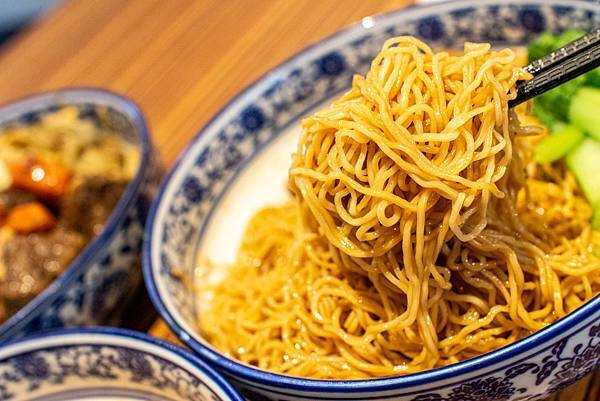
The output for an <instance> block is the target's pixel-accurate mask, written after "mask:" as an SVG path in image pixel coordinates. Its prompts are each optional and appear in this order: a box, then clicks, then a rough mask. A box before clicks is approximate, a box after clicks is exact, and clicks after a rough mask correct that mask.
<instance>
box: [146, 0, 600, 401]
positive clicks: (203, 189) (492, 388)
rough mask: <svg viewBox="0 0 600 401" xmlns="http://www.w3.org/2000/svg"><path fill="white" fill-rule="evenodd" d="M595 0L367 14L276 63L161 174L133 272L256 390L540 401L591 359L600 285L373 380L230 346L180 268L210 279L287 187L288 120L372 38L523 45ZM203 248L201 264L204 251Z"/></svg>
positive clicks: (287, 395) (215, 357) (346, 74)
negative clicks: (563, 312) (303, 373)
mask: <svg viewBox="0 0 600 401" xmlns="http://www.w3.org/2000/svg"><path fill="white" fill-rule="evenodd" d="M599 21H600V7H599V6H598V3H597V2H595V1H582V0H579V1H569V2H564V1H556V0H522V1H514V0H513V1H504V0H461V1H456V2H442V3H437V4H434V5H430V6H417V7H412V8H407V9H403V10H400V11H398V12H394V13H390V14H386V15H382V16H378V17H366V18H364V19H363V20H362V21H361V23H359V24H357V25H354V26H351V27H350V28H348V29H346V30H344V31H341V32H339V33H337V34H335V35H333V36H331V37H329V38H327V39H325V40H323V41H322V42H320V43H318V44H316V45H314V46H312V47H310V48H308V49H306V50H304V51H302V52H301V53H299V54H297V55H296V56H294V57H292V58H291V59H289V60H288V61H286V62H285V63H284V64H282V65H280V66H279V67H277V68H275V69H274V70H272V71H271V72H269V73H268V74H266V75H265V76H264V77H262V78H261V79H259V80H258V81H257V82H256V83H254V84H253V85H251V86H250V87H249V88H247V89H246V90H245V91H243V92H242V93H241V94H240V95H239V96H237V97H236V98H235V99H233V100H232V101H231V103H229V104H228V105H227V106H226V107H225V108H224V109H223V110H222V111H221V112H220V113H219V114H217V115H216V116H215V117H214V118H213V119H212V121H211V122H210V123H209V124H208V125H207V126H206V127H204V128H203V129H202V130H201V131H200V133H199V134H198V135H197V136H196V138H195V139H194V140H193V141H192V142H191V144H190V145H189V147H188V149H187V150H186V151H185V152H184V153H183V154H182V155H181V157H180V158H179V160H178V162H177V164H176V165H175V166H174V167H173V169H172V170H171V172H170V174H169V175H168V177H167V178H166V179H165V181H164V182H163V185H162V187H161V190H160V191H159V195H158V198H157V199H156V200H155V202H154V204H153V207H152V209H151V211H150V215H149V218H148V222H147V226H146V236H145V242H144V250H143V251H144V255H143V258H144V259H143V263H144V276H145V280H146V285H147V288H148V290H149V293H150V296H151V298H152V300H153V302H154V304H155V306H156V307H157V309H158V311H159V313H160V314H161V315H162V317H163V318H164V320H165V321H166V322H167V323H168V324H169V326H170V328H171V329H172V330H173V332H174V333H176V334H177V335H178V336H179V338H180V339H181V340H182V341H183V342H184V343H185V344H186V345H187V346H189V347H190V348H191V349H192V350H194V351H195V352H196V353H197V354H198V355H199V356H200V357H201V358H203V359H205V360H207V361H209V362H210V363H212V364H213V365H214V366H216V367H217V368H218V369H219V370H220V371H221V372H223V373H224V374H225V375H226V376H227V377H228V378H229V379H230V380H231V381H232V382H233V383H234V384H235V385H236V386H238V388H239V389H240V390H241V391H242V393H244V394H245V395H247V396H248V397H249V398H251V399H255V400H275V401H281V400H342V399H343V400H349V399H361V400H364V399H369V400H386V399H393V400H406V401H459V400H460V401H505V400H541V399H543V398H544V397H546V396H548V395H550V394H551V393H553V392H555V391H557V390H558V389H560V388H562V387H564V386H566V385H569V384H571V383H573V382H575V381H576V380H578V379H579V378H581V377H583V376H584V375H585V374H586V373H588V372H590V371H592V370H593V369H595V368H598V367H600V297H596V298H595V299H593V300H592V301H590V302H589V303H587V304H586V305H585V306H583V307H581V308H580V309H578V310H577V311H575V312H574V313H571V314H570V315H568V316H567V317H566V318H564V319H561V320H560V321H558V322H556V323H554V324H552V325H550V326H549V327H547V328H545V329H543V330H541V331H539V332H537V333H535V334H534V335H531V336H529V337H527V338H525V339H523V340H521V341H518V342H516V343H514V344H512V345H510V346H508V347H505V348H502V349H499V350H497V351H495V352H491V353H488V354H485V355H482V356H479V357H477V358H474V359H471V360H468V361H465V362H461V363H458V364H454V365H451V366H448V367H444V368H439V369H434V370H430V371H425V372H422V373H418V374H410V375H405V376H399V377H390V378H383V379H371V380H355V381H328V380H310V379H302V378H296V377H289V376H283V375H278V374H273V373H269V372H266V371H262V370H259V369H256V368H254V367H251V366H248V365H245V364H242V363H239V362H237V361H234V360H232V359H229V358H227V357H225V356H223V355H221V354H220V353H219V352H217V351H216V350H215V349H214V348H213V347H211V346H210V345H209V344H208V343H207V341H205V340H204V339H203V338H202V336H201V334H200V333H199V330H198V321H199V319H202V308H203V305H205V304H206V302H204V301H205V300H206V299H203V297H202V296H200V295H198V294H195V293H194V291H193V289H192V288H190V286H189V285H185V283H183V282H182V281H181V277H182V275H183V276H186V278H187V280H186V281H187V282H188V283H189V282H190V281H192V282H193V281H194V280H196V279H197V277H198V275H201V276H202V277H203V278H202V279H203V280H206V281H208V282H211V281H213V280H218V279H219V277H220V276H222V269H220V268H219V266H221V267H222V266H226V265H228V264H230V263H231V262H232V261H233V260H234V257H235V254H236V252H237V248H238V244H239V240H240V236H241V234H242V232H243V228H244V225H245V224H246V222H247V220H248V218H249V217H250V216H251V215H252V214H253V213H254V212H255V211H256V210H257V209H258V208H260V207H262V206H265V205H268V204H279V203H281V202H283V201H284V200H285V199H287V196H288V194H287V193H286V182H287V169H288V167H289V164H290V154H291V153H292V151H293V149H294V146H295V144H296V141H297V135H298V133H299V120H300V118H301V117H302V116H305V115H307V114H309V113H311V112H312V111H313V110H314V109H315V108H318V107H319V106H320V105H322V104H324V103H326V102H327V101H328V100H330V99H331V98H333V97H335V96H337V95H338V94H339V93H340V92H342V91H344V90H346V89H347V88H348V87H349V86H350V84H351V80H352V76H353V74H355V73H364V72H365V71H367V70H368V68H369V66H370V63H371V60H372V59H373V57H374V56H375V55H376V54H377V52H378V51H379V49H380V47H381V45H382V43H383V42H384V40H385V39H387V38H389V37H392V36H399V35H405V34H410V35H415V36H418V37H421V38H423V39H425V40H426V41H427V42H429V43H430V44H431V45H432V46H433V47H434V48H448V47H459V48H460V47H462V45H463V43H464V42H465V41H475V42H477V41H480V42H491V43H493V44H494V45H496V46H519V45H526V44H527V43H528V42H530V41H531V40H532V39H534V38H535V37H537V36H538V35H539V34H541V33H542V32H545V31H553V32H559V31H563V30H565V29H569V28H580V29H583V30H590V29H591V28H593V27H596V26H598V22H599ZM207 261H209V262H210V263H206V262H207Z"/></svg>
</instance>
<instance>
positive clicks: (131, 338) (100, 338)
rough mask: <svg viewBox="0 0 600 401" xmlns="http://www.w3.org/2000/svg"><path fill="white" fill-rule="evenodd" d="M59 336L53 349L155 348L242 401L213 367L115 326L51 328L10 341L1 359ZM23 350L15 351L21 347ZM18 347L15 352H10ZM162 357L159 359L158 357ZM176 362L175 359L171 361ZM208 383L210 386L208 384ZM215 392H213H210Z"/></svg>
mask: <svg viewBox="0 0 600 401" xmlns="http://www.w3.org/2000/svg"><path fill="white" fill-rule="evenodd" d="M77 336H92V337H93V338H90V340H89V341H86V340H85V337H83V338H80V339H77ZM61 337H67V339H66V342H64V343H62V344H60V345H59V344H57V345H53V346H52V348H56V347H59V346H60V347H62V346H66V347H70V346H75V345H99V344H100V345H106V346H109V347H110V346H122V345H123V344H117V343H116V342H115V341H114V340H115V339H120V340H124V341H127V344H126V345H127V347H130V348H132V349H135V350H140V351H146V352H147V353H148V354H154V352H153V351H154V350H155V349H157V348H158V349H161V350H164V351H165V352H166V353H167V354H168V356H169V358H170V359H169V361H170V362H172V363H173V364H175V365H177V366H179V367H181V368H182V369H185V370H186V371H188V373H190V374H192V375H194V376H196V375H195V374H194V373H193V372H190V371H189V369H186V368H184V367H182V366H181V365H180V363H178V361H176V359H177V358H181V359H182V360H184V361H186V362H188V363H189V364H190V365H191V367H192V368H194V369H198V371H200V372H201V373H203V374H204V375H206V376H207V377H208V379H209V380H210V381H211V382H212V383H206V385H207V386H208V387H209V388H211V389H213V387H218V388H219V389H220V390H221V391H223V393H225V395H226V396H227V397H229V398H230V399H231V400H232V401H244V399H243V398H242V396H241V395H240V393H239V392H238V391H237V390H236V389H235V387H233V385H232V384H231V383H229V382H228V381H227V380H226V379H225V378H224V377H223V376H222V375H221V374H219V373H218V372H217V371H216V370H215V369H214V368H212V367H211V366H210V365H209V364H208V363H206V362H205V361H203V360H202V359H200V358H199V357H197V356H196V355H194V354H193V353H192V352H190V351H188V350H186V349H184V348H182V347H180V346H177V345H175V344H173V343H170V342H169V341H167V340H163V339H161V338H157V337H154V336H151V335H149V334H146V333H142V332H139V331H135V330H130V329H123V328H118V327H103V326H97V327H82V328H78V327H75V328H66V329H65V328H62V329H52V330H47V331H43V332H40V333H36V334H33V335H30V336H27V337H23V338H19V339H16V340H10V341H8V342H6V343H5V344H3V345H2V348H1V349H0V352H1V353H2V354H3V355H2V357H1V358H2V359H0V360H5V359H7V358H13V357H16V356H18V355H21V354H23V353H28V352H33V351H36V350H44V349H47V348H45V347H46V344H45V340H49V339H56V338H61ZM68 338H71V339H73V338H75V339H76V340H75V341H73V340H71V341H69V340H68ZM142 345H149V346H150V349H146V350H144V349H143V347H142ZM21 346H22V347H23V349H18V348H20V347H21ZM12 348H17V349H12ZM161 357H162V356H161ZM174 359H175V360H174ZM209 384H210V385H209ZM213 391H214V389H213Z"/></svg>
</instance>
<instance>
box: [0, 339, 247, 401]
mask: <svg viewBox="0 0 600 401" xmlns="http://www.w3.org/2000/svg"><path fill="white" fill-rule="evenodd" d="M42 399H43V400H52V401H67V400H89V401H99V400H103V401H117V400H119V401H127V400H138V401H139V400H152V401H159V400H169V401H243V398H242V397H241V396H240V395H239V394H238V392H237V391H236V390H235V389H234V388H233V386H232V385H231V384H229V383H228V382H227V381H225V379H223V378H222V377H221V376H219V374H218V373H216V372H215V371H214V370H213V369H211V368H210V367H209V366H208V365H206V364H205V363H204V362H202V361H201V360H199V359H198V358H197V357H195V356H194V355H192V354H191V353H190V352H188V351H185V350H183V349H181V348H179V347H176V346H174V345H172V344H170V343H168V342H166V341H162V340H158V339H156V338H153V337H150V336H148V335H145V334H141V333H137V332H133V331H128V330H122V329H113V328H93V329H63V330H58V331H52V332H48V333H45V334H41V335H36V336H32V337H27V338H25V339H22V340H17V341H15V342H11V343H9V344H6V345H4V346H3V347H2V348H0V400H2V401H20V400H42Z"/></svg>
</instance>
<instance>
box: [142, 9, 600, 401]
mask: <svg viewBox="0 0 600 401" xmlns="http://www.w3.org/2000/svg"><path fill="white" fill-rule="evenodd" d="M500 3H503V2H502V1H501V0H457V1H444V2H439V3H433V4H414V5H411V6H408V7H404V8H401V9H397V10H392V11H389V12H384V13H381V14H376V15H374V16H369V17H370V18H371V21H369V22H370V23H371V22H372V23H374V24H375V25H377V24H383V23H385V21H387V20H393V19H394V18H396V17H397V16H398V15H402V14H411V13H413V12H417V13H418V12H420V11H435V10H440V9H444V8H445V9H450V10H452V9H459V8H461V7H468V6H474V5H477V6H485V5H486V4H487V5H493V4H500ZM511 3H513V4H530V5H532V6H537V7H539V6H545V5H547V6H565V4H564V2H561V1H560V0H526V1H522V2H521V1H511ZM503 4H504V3H503ZM593 4H594V0H573V1H572V2H570V3H569V4H568V5H567V7H578V6H579V7H581V8H585V9H587V8H590V7H593ZM599 15H600V14H599ZM371 26H374V25H371ZM368 29H370V28H366V27H363V26H362V25H361V21H360V20H359V21H358V22H354V23H352V24H350V25H348V26H346V27H344V28H342V29H340V30H338V31H336V32H334V33H332V34H330V35H328V36H326V37H324V38H322V39H320V40H318V41H316V42H315V43H313V44H311V45H309V46H307V47H305V48H303V49H301V50H300V51H298V52H295V53H293V54H292V55H291V56H290V57H288V58H287V59H285V60H284V61H283V62H281V63H280V64H278V65H276V66H275V67H273V68H272V69H270V70H268V71H267V72H265V73H264V74H263V75H261V76H259V77H258V78H257V79H255V80H254V81H252V82H251V83H250V84H249V85H247V86H246V87H244V88H242V89H241V90H240V91H238V92H237V93H236V94H235V95H234V96H233V97H232V98H231V99H230V100H229V101H228V102H227V103H225V104H224V105H223V106H222V107H221V109H220V110H219V111H218V112H217V113H215V114H214V115H213V116H212V117H211V119H210V120H209V121H208V122H207V123H206V124H205V125H204V126H203V127H201V128H200V129H199V130H198V131H197V133H196V134H195V135H194V136H193V137H192V139H191V140H190V142H188V144H187V145H186V147H185V148H184V149H183V150H182V151H181V153H180V154H179V155H178V157H177V158H176V160H175V162H174V163H173V165H172V166H171V167H170V169H169V171H168V172H167V174H166V175H165V176H164V178H163V180H162V182H161V184H160V188H159V190H158V194H157V196H156V197H155V199H154V201H153V202H152V205H151V208H150V211H149V213H148V218H147V220H146V225H145V232H144V241H143V245H142V270H143V275H144V281H145V284H146V289H147V290H148V294H149V296H150V299H151V301H152V303H153V304H154V306H155V308H156V309H157V311H158V313H159V315H160V317H161V318H162V319H163V320H164V321H165V322H166V323H167V325H168V326H169V328H170V329H171V330H172V331H173V332H174V333H175V334H176V335H177V337H178V338H179V339H180V340H181V341H182V342H183V343H184V344H185V345H186V346H188V347H189V348H191V349H192V350H193V351H194V352H196V353H198V354H199V356H200V357H201V358H203V359H205V360H207V361H208V362H209V363H212V364H214V365H215V366H216V367H217V368H218V369H220V370H222V371H223V372H224V373H225V374H226V375H228V376H232V377H234V378H236V379H242V380H244V381H247V382H249V383H250V384H249V385H250V386H253V387H255V386H254V385H256V384H257V385H258V386H256V387H257V388H263V389H264V390H265V391H269V392H277V391H274V390H273V388H280V389H285V390H291V391H298V392H307V393H321V394H333V393H337V394H340V393H346V394H352V393H361V392H363V393H364V392H369V393H374V392H383V391H389V390H397V389H407V388H409V387H413V386H418V385H423V384H426V383H432V382H442V381H443V380H448V379H451V378H452V377H455V376H459V375H463V374H468V373H471V372H474V371H478V370H482V369H486V368H490V367H493V366H497V365H498V364H501V363H502V362H505V361H507V360H508V359H511V358H513V357H515V356H518V355H519V354H521V353H523V352H526V351H528V350H530V349H532V348H534V347H538V346H540V345H542V344H545V343H547V342H548V341H550V340H552V339H556V338H558V337H559V336H560V335H561V334H563V333H565V332H566V331H568V330H569V329H571V328H573V327H574V326H577V325H578V324H581V323H582V322H584V321H585V320H586V319H588V318H589V317H590V316H592V315H594V314H598V315H600V295H597V296H595V297H594V298H593V299H591V300H589V301H588V302H586V303H585V304H584V305H582V306H580V307H579V308H578V309H576V310H575V311H573V312H571V313H569V314H567V315H566V316H565V317H563V318H561V319H559V320H557V321H556V322H554V323H552V324H550V325H548V326H546V327H545V328H543V329H541V330H538V331H537V332H535V333H533V334H531V335H529V336H527V337H524V338H522V339H520V340H518V341H515V342H514V343H512V344H509V345H507V346H504V347H501V348H499V349H497V350H494V351H491V352H488V353H485V354H482V355H479V356H477V357H474V358H471V359H468V360H465V361H462V362H458V363H454V364H451V365H448V366H444V367H440V368H435V369H429V370H425V371H422V372H417V373H411V374H406V375H399V376H390V377H383V378H369V379H359V380H325V379H310V378H302V377H295V376H288V375H283V374H279V373H273V372H269V371H267V370H263V369H258V368H256V367H253V366H250V365H247V364H244V363H242V362H239V361H237V360H234V359H232V358H228V357H226V356H224V355H223V354H221V353H220V352H218V351H217V350H215V349H213V348H212V347H211V346H209V345H207V344H204V343H202V342H201V341H198V340H197V339H196V338H195V336H196V335H197V334H193V333H188V332H186V330H185V329H184V328H183V326H182V325H181V324H180V323H179V322H178V321H177V320H176V318H175V317H174V316H173V314H172V313H171V311H170V310H169V307H167V305H166V303H165V302H164V301H163V299H162V295H161V293H160V290H159V288H158V286H157V282H156V275H155V271H156V269H158V268H159V266H160V265H161V264H160V263H158V264H154V263H153V260H152V259H153V258H152V249H153V248H154V247H156V246H160V239H159V238H154V232H155V231H156V230H155V229H154V227H155V225H156V219H157V214H158V211H159V209H161V204H162V203H163V200H164V198H165V195H166V191H167V188H168V187H169V185H170V183H171V180H172V179H173V177H174V175H175V173H176V172H178V171H179V169H180V167H181V166H182V164H184V161H185V160H187V159H188V158H190V157H192V153H191V151H192V148H194V146H195V145H196V143H197V142H198V141H199V140H201V139H204V138H203V134H204V133H205V131H207V130H208V129H209V128H211V127H212V125H213V124H214V123H215V122H216V121H217V120H218V119H219V117H220V116H221V115H222V114H224V113H225V112H226V111H227V110H228V109H229V108H230V107H231V106H232V105H233V104H235V103H236V101H238V100H240V99H242V98H244V96H245V95H247V94H248V93H249V92H252V91H253V90H254V89H255V88H256V87H257V86H258V85H259V84H260V83H261V82H262V81H264V80H266V79H268V77H269V76H271V75H276V74H277V73H278V72H279V71H281V70H284V69H285V68H286V67H289V66H290V65H292V64H293V63H294V62H295V61H296V59H297V58H299V57H300V56H302V55H304V54H306V53H309V52H310V51H311V50H314V49H317V48H318V47H320V46H322V45H323V44H325V43H327V44H328V43H330V42H332V41H333V40H334V39H335V38H336V37H338V36H342V35H346V34H351V33H352V32H353V31H357V30H363V31H367V30H368ZM586 324H587V323H586ZM584 327H585V325H584ZM579 330H581V328H580V329H579ZM538 352H539V351H538ZM523 359H526V358H523ZM518 362H520V361H514V362H511V363H512V364H514V363H518ZM508 367H509V366H503V367H502V368H501V369H500V370H505V369H506V368H508ZM497 370H498V369H497ZM491 373H492V371H490V372H488V371H486V373H484V374H483V375H487V374H491ZM474 378H475V376H471V377H468V378H466V379H463V380H461V382H462V381H467V380H473V379H474ZM448 385H450V383H444V384H440V385H439V386H438V387H437V388H440V387H447V386H448ZM260 386H263V387H260ZM427 390H428V391H429V390H435V389H434V388H431V389H427ZM417 393H419V394H420V392H418V391H417ZM417 393H407V394H403V395H410V394H417ZM281 394H282V395H288V394H289V393H284V392H282V393H281ZM396 395H397V394H394V396H396ZM294 396H295V397H299V398H307V399H308V398H310V397H303V396H302V395H300V394H296V393H294ZM388 396H391V395H388ZM383 397H386V396H383ZM375 398H377V399H380V398H381V397H375ZM319 399H326V398H323V397H320V398H319ZM331 399H332V400H333V399H338V398H336V397H334V398H331ZM361 399H364V398H361Z"/></svg>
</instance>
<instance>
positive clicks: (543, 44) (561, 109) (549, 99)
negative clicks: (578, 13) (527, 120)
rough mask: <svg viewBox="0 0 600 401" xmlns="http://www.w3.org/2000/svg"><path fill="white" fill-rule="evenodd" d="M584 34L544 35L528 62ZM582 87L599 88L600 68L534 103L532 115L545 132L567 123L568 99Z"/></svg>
mask: <svg viewBox="0 0 600 401" xmlns="http://www.w3.org/2000/svg"><path fill="white" fill-rule="evenodd" d="M584 34H585V32H583V31H580V30H577V29H572V30H568V31H565V32H563V33H561V34H559V35H552V34H550V33H545V34H543V35H541V36H540V37H539V38H538V39H537V40H536V41H534V42H533V43H532V44H531V45H530V46H529V48H528V54H529V62H532V61H534V60H537V59H539V58H541V57H543V56H545V55H546V54H548V53H550V52H552V51H554V50H556V49H558V48H561V47H562V46H564V45H566V44H567V43H569V42H572V41H573V40H575V39H577V38H579V37H581V36H583V35H584ZM582 86H593V87H599V88H600V68H596V69H594V70H592V71H590V72H588V73H587V74H584V75H582V76H580V77H577V78H575V79H573V80H571V81H569V82H566V83H564V84H562V85H561V86H559V87H557V88H555V89H552V90H551V91H548V92H546V93H544V94H542V95H540V96H537V97H536V98H535V99H534V100H533V113H534V114H535V115H536V117H537V118H539V120H540V121H541V122H542V123H543V124H544V125H546V126H547V127H548V128H550V129H551V130H552V129H555V128H556V124H558V123H560V122H563V123H564V122H567V121H568V120H569V108H570V104H571V99H572V98H573V96H574V95H575V93H576V92H577V91H578V90H579V88H581V87H582Z"/></svg>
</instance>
